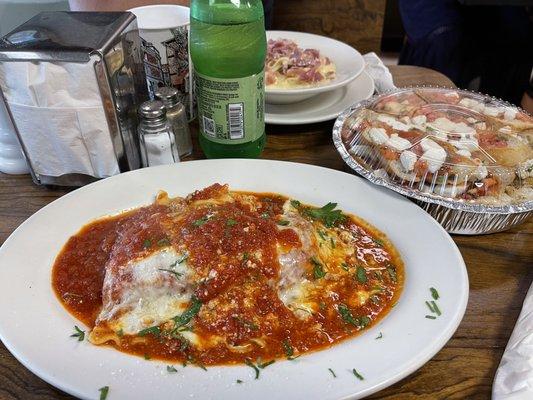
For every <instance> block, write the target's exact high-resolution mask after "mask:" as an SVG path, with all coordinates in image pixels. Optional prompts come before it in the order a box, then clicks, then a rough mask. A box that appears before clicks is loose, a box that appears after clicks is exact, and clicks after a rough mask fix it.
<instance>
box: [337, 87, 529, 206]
mask: <svg viewBox="0 0 533 400" xmlns="http://www.w3.org/2000/svg"><path fill="white" fill-rule="evenodd" d="M342 138H343V141H344V143H345V144H347V147H348V149H349V151H350V153H351V154H352V155H354V156H356V158H357V159H358V161H359V162H360V164H361V165H367V166H369V167H370V168H372V169H373V170H374V173H375V174H376V173H377V174H383V173H385V174H386V176H387V177H388V178H391V179H393V180H394V181H396V182H399V183H400V184H402V185H404V186H407V187H410V188H415V189H417V190H421V191H422V192H426V193H432V194H436V195H440V196H443V197H448V198H453V199H458V200H461V201H469V202H476V203H481V204H489V205H508V204H519V203H523V202H526V201H531V200H533V149H532V145H533V118H532V117H531V116H529V115H527V114H526V113H524V112H522V111H521V110H519V109H516V108H514V107H511V106H508V105H505V104H503V103H501V102H498V101H496V100H493V99H490V98H488V97H483V96H479V95H476V94H473V93H470V92H463V91H459V90H451V89H431V88H427V89H425V88H419V89H403V90H400V91H399V92H397V93H393V94H389V95H385V96H381V97H380V98H378V99H377V100H376V101H375V102H373V103H372V105H370V106H369V107H365V108H362V109H361V110H360V111H358V112H357V113H356V114H354V116H353V117H352V118H351V119H349V120H348V124H346V125H345V126H344V129H343V132H342Z"/></svg>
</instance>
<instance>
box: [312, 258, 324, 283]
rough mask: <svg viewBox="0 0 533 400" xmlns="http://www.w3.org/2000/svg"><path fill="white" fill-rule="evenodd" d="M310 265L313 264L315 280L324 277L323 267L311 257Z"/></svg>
mask: <svg viewBox="0 0 533 400" xmlns="http://www.w3.org/2000/svg"><path fill="white" fill-rule="evenodd" d="M310 261H311V264H313V275H314V277H315V279H320V278H323V277H325V276H326V271H324V267H323V265H322V264H321V263H320V261H318V260H317V259H316V258H315V257H311V260H310Z"/></svg>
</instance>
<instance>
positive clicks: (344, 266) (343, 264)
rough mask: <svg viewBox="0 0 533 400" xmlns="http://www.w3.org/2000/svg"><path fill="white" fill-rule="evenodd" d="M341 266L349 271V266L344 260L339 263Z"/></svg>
mask: <svg viewBox="0 0 533 400" xmlns="http://www.w3.org/2000/svg"><path fill="white" fill-rule="evenodd" d="M341 268H342V269H343V270H345V271H349V270H350V266H349V265H348V264H346V263H345V262H342V263H341Z"/></svg>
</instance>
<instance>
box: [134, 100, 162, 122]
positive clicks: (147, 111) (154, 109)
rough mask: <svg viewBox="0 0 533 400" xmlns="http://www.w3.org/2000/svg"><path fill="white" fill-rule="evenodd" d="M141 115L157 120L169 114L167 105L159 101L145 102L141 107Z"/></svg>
mask: <svg viewBox="0 0 533 400" xmlns="http://www.w3.org/2000/svg"><path fill="white" fill-rule="evenodd" d="M139 113H140V114H141V116H142V117H143V118H146V119H155V118H161V117H164V116H165V114H166V113H167V111H166V109H165V105H164V104H163V102H161V101H159V100H150V101H145V102H144V103H142V104H141V106H140V107H139Z"/></svg>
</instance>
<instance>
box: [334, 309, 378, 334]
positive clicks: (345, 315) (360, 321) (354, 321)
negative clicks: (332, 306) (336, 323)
mask: <svg viewBox="0 0 533 400" xmlns="http://www.w3.org/2000/svg"><path fill="white" fill-rule="evenodd" d="M337 311H338V312H339V315H340V316H341V318H342V320H343V321H344V322H345V323H347V324H350V325H353V326H357V327H358V328H361V329H362V328H365V327H366V326H367V325H368V324H369V323H370V321H371V320H370V318H369V317H367V316H366V315H363V316H362V317H359V318H355V317H354V316H353V314H352V312H351V311H350V309H349V308H348V306H346V305H345V304H342V303H341V304H339V305H337Z"/></svg>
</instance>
